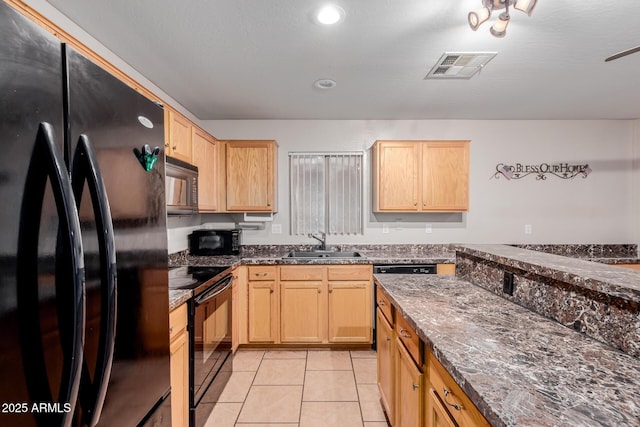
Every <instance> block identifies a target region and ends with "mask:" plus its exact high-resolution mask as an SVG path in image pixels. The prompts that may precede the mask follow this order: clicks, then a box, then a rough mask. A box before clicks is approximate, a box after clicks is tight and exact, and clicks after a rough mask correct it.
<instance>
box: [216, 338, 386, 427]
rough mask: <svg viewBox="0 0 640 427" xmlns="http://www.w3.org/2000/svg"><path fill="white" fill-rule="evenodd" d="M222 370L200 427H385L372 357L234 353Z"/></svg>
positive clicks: (293, 352)
mask: <svg viewBox="0 0 640 427" xmlns="http://www.w3.org/2000/svg"><path fill="white" fill-rule="evenodd" d="M223 370H226V371H227V377H228V380H227V382H226V384H217V383H216V382H214V384H212V386H211V388H210V389H209V392H207V395H209V396H213V397H212V398H211V401H212V402H215V403H214V407H213V412H212V413H211V416H210V417H209V419H208V420H207V423H206V424H205V427H214V426H215V427H227V426H228V427H262V426H271V427H285V426H286V427H315V426H319V427H320V426H321V427H332V426H339V427H387V422H386V420H385V416H384V413H383V411H382V407H381V406H380V397H379V394H378V388H377V385H376V353H375V352H374V351H370V350H357V351H347V350H341V351H335V350H273V351H261V350H240V351H238V352H237V353H236V355H235V356H234V359H233V363H232V364H227V365H225V367H223ZM216 380H217V379H216Z"/></svg>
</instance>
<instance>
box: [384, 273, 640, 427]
mask: <svg viewBox="0 0 640 427" xmlns="http://www.w3.org/2000/svg"><path fill="white" fill-rule="evenodd" d="M375 278H376V280H377V281H378V282H379V283H381V285H382V286H383V287H384V289H385V293H386V294H387V295H388V296H389V298H390V300H391V302H392V303H393V305H394V306H395V307H396V309H397V310H399V312H401V313H402V314H403V316H404V317H405V318H406V319H407V321H408V322H409V323H410V324H411V326H413V327H414V328H415V329H416V332H417V333H418V335H419V336H420V338H421V339H422V340H423V341H424V342H425V343H426V345H427V346H428V348H429V349H430V350H431V351H432V352H433V353H434V355H435V356H436V357H437V358H438V360H440V362H441V363H442V364H443V366H444V367H445V368H446V369H447V370H448V371H449V373H450V374H451V376H452V377H453V378H454V380H455V381H456V382H457V383H458V385H460V387H461V388H462V389H463V390H464V391H465V393H467V395H468V396H469V397H470V398H471V400H472V401H473V402H474V403H475V405H476V406H477V407H478V409H479V410H480V411H481V412H482V413H483V414H484V416H485V417H486V418H487V420H489V422H490V423H491V424H492V425H494V426H572V427H576V426H585V427H587V426H588V427H593V426H638V425H640V400H639V399H638V396H639V395H640V361H639V360H638V359H637V358H634V357H632V356H629V355H627V354H624V353H621V352H618V351H616V350H614V349H612V348H611V347H608V346H606V345H604V344H602V343H599V342H598V341H595V340H593V339H590V338H588V337H586V336H584V335H582V334H580V333H578V332H575V331H573V330H571V329H568V328H565V327H564V326H562V325H560V324H558V323H556V322H554V321H551V320H549V319H546V318H544V317H542V316H540V315H538V314H535V313H533V312H531V311H529V310H527V309H525V308H523V307H520V306H518V305H516V304H514V303H511V302H509V301H506V300H504V299H503V298H501V297H498V296H496V295H494V294H492V293H491V292H488V291H486V290H484V289H482V288H479V287H477V286H475V285H472V284H470V283H468V282H465V281H463V280H460V279H458V278H456V277H452V276H435V275H428V276H422V275H421V276H415V275H393V274H384V275H375Z"/></svg>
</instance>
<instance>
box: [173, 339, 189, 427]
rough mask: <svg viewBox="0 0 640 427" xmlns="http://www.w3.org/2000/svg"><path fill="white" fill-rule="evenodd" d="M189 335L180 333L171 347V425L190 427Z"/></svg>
mask: <svg viewBox="0 0 640 427" xmlns="http://www.w3.org/2000/svg"><path fill="white" fill-rule="evenodd" d="M188 338H189V335H188V333H187V331H183V332H182V333H180V334H179V335H178V336H177V337H176V338H175V339H174V340H173V341H172V342H171V346H170V353H171V425H172V426H176V427H180V426H182V427H187V426H188V425H189V339H188Z"/></svg>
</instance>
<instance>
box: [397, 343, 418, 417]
mask: <svg viewBox="0 0 640 427" xmlns="http://www.w3.org/2000/svg"><path fill="white" fill-rule="evenodd" d="M395 348H396V353H395V357H396V393H395V405H396V407H395V423H394V426H395V427H422V426H423V413H422V412H423V411H422V408H423V389H424V386H423V377H424V375H423V373H422V371H421V370H420V369H421V367H418V366H416V364H415V362H414V361H413V359H412V358H411V356H410V355H409V352H408V351H407V349H406V348H405V347H404V344H403V343H402V342H401V341H400V339H398V338H396V344H395Z"/></svg>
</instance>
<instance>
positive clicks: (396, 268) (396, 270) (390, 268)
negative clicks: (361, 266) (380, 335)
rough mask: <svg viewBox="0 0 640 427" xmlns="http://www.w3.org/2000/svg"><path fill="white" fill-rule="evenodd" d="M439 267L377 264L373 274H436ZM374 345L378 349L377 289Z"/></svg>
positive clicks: (433, 265) (374, 303)
mask: <svg viewBox="0 0 640 427" xmlns="http://www.w3.org/2000/svg"><path fill="white" fill-rule="evenodd" d="M437 270H438V267H437V265H436V264H375V265H374V266H373V274H436V273H437ZM372 295H373V302H372V303H373V344H372V345H371V348H373V349H374V350H375V349H376V348H377V344H376V327H377V325H376V323H377V321H376V301H377V297H376V288H375V287H374V289H373V292H372Z"/></svg>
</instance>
